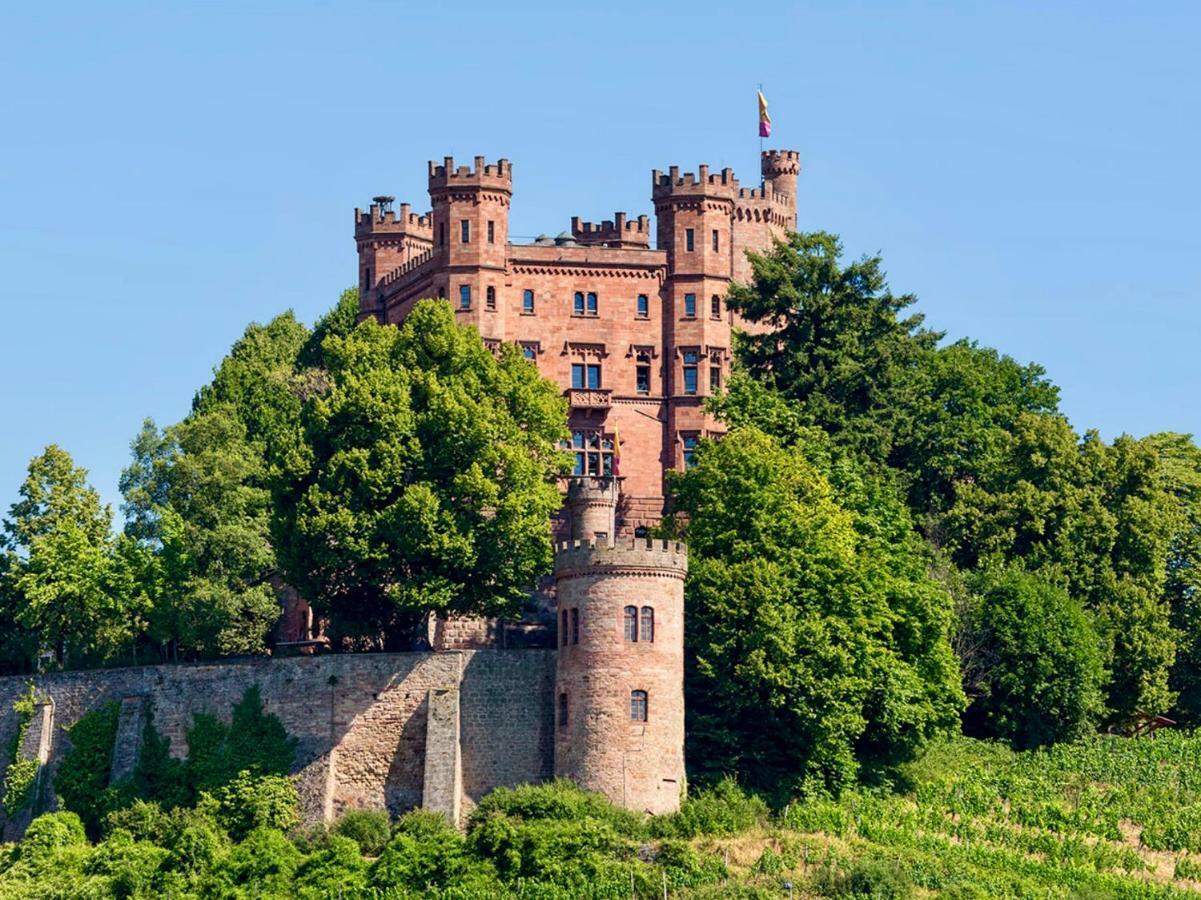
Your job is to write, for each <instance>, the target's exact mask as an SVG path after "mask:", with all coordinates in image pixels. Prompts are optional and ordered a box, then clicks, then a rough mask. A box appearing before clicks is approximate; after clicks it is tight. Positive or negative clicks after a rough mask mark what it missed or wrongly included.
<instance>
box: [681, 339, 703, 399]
mask: <svg viewBox="0 0 1201 900" xmlns="http://www.w3.org/2000/svg"><path fill="white" fill-rule="evenodd" d="M699 360H700V354H699V353H697V352H696V351H695V350H685V351H684V393H685V394H695V393H696V367H697V362H698V361H699Z"/></svg>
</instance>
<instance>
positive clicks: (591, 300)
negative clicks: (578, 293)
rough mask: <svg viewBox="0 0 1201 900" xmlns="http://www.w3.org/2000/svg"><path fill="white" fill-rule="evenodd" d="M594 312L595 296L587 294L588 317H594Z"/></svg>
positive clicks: (595, 308)
mask: <svg viewBox="0 0 1201 900" xmlns="http://www.w3.org/2000/svg"><path fill="white" fill-rule="evenodd" d="M596 310H597V306H596V294H593V293H589V294H588V315H590V316H595V315H596Z"/></svg>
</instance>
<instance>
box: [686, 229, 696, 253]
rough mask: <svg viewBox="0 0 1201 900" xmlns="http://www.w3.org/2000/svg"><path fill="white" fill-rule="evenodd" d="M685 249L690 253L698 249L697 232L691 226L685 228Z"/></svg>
mask: <svg viewBox="0 0 1201 900" xmlns="http://www.w3.org/2000/svg"><path fill="white" fill-rule="evenodd" d="M684 249H685V250H687V251H688V252H689V253H691V252H692V251H693V250H695V249H696V232H694V231H693V230H692V229H691V228H685V229H684Z"/></svg>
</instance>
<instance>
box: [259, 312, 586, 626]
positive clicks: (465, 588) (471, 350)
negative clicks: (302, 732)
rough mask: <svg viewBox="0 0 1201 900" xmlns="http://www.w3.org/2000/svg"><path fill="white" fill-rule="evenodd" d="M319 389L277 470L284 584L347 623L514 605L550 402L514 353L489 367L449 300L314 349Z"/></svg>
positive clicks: (558, 402) (541, 501) (536, 521)
mask: <svg viewBox="0 0 1201 900" xmlns="http://www.w3.org/2000/svg"><path fill="white" fill-rule="evenodd" d="M323 348H324V355H325V361H326V368H327V376H328V380H329V387H328V389H327V390H324V391H321V392H319V393H316V394H314V395H312V396H311V397H309V399H308V400H307V401H306V402H305V404H304V407H303V408H302V410H301V428H302V434H303V440H302V442H301V444H300V446H298V447H297V448H296V451H295V452H294V453H293V454H291V455H290V456H289V457H288V458H287V459H285V460H283V461H281V463H280V465H281V469H282V474H281V476H280V478H279V480H278V481H277V490H276V495H275V508H276V513H277V518H276V522H275V526H276V527H275V531H274V534H275V536H276V543H277V546H278V547H279V553H280V559H281V561H282V562H283V564H284V569H285V573H286V575H287V578H288V581H289V582H290V583H291V584H294V585H295V586H296V587H297V588H298V589H299V590H300V591H301V593H302V594H303V595H304V596H306V597H307V598H309V599H311V600H312V601H313V602H314V603H315V604H316V605H317V606H318V607H319V608H320V609H321V610H323V611H325V612H328V613H332V614H333V615H334V616H335V622H341V623H342V625H343V626H344V627H346V628H349V627H350V623H352V622H354V621H355V620H356V619H357V620H358V621H359V622H360V623H361V625H362V631H363V633H364V634H371V633H373V632H376V631H378V630H380V629H385V630H386V629H389V628H391V629H395V628H401V627H402V626H403V625H404V624H405V623H406V622H412V621H415V619H416V617H418V616H419V615H421V614H424V613H425V611H427V610H429V609H435V610H438V611H446V610H450V609H454V610H458V611H466V612H481V613H503V612H513V611H515V610H517V609H519V608H520V607H521V605H522V604H523V603H524V601H525V596H526V594H525V592H526V591H527V590H528V588H529V587H530V586H531V585H532V584H533V583H534V581H535V579H536V577H537V576H538V575H539V574H542V573H543V572H545V571H547V570H548V569H549V567H550V541H549V535H548V533H547V529H546V521H547V518H548V517H549V516H550V515H551V513H553V512H554V511H556V510H557V509H558V506H559V504H560V498H559V494H558V491H557V490H556V488H555V486H554V483H553V478H554V476H555V475H556V474H558V473H560V472H561V471H563V455H562V454H561V453H560V452H559V451H558V450H557V448H556V447H557V442H558V441H559V439H560V438H561V437H563V436H564V433H565V409H564V405H563V400H562V398H561V397H559V392H558V390H557V389H556V388H555V386H554V385H553V384H551V383H550V382H549V381H546V380H545V379H543V378H541V377H540V376H539V375H538V373H537V371H536V370H535V369H534V367H532V366H530V365H529V364H528V363H527V362H526V361H525V360H524V359H522V358H521V355H520V353H518V352H517V350H516V348H515V347H507V348H506V349H505V350H504V351H503V352H502V353H501V354H500V357H499V358H496V357H494V356H493V355H492V353H491V352H490V351H489V350H488V349H487V348H486V347H485V346H484V344H483V342H482V341H481V340H480V338H479V335H478V333H477V332H475V331H474V330H473V329H469V328H464V327H461V326H459V325H458V324H456V322H455V320H454V314H453V312H452V311H451V309H450V306H449V304H447V303H446V302H444V301H443V302H439V301H423V302H421V303H419V304H417V306H416V307H414V309H413V310H412V312H411V313H410V314H409V316H408V317H407V318H406V320H405V322H404V324H403V325H401V326H400V327H398V328H394V327H390V326H389V327H384V326H379V325H377V324H376V323H375V322H374V321H372V320H367V321H364V322H363V323H362V324H360V325H359V326H358V328H356V329H355V330H354V331H353V332H351V333H350V334H349V335H347V336H345V337H341V336H338V335H336V334H333V335H331V336H330V337H328V338H326V340H325V341H324V343H323Z"/></svg>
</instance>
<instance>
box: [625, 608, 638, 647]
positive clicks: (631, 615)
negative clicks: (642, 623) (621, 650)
mask: <svg viewBox="0 0 1201 900" xmlns="http://www.w3.org/2000/svg"><path fill="white" fill-rule="evenodd" d="M625 632H626V640H627V641H636V640H638V607H637V606H627V607H626V609H625Z"/></svg>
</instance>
